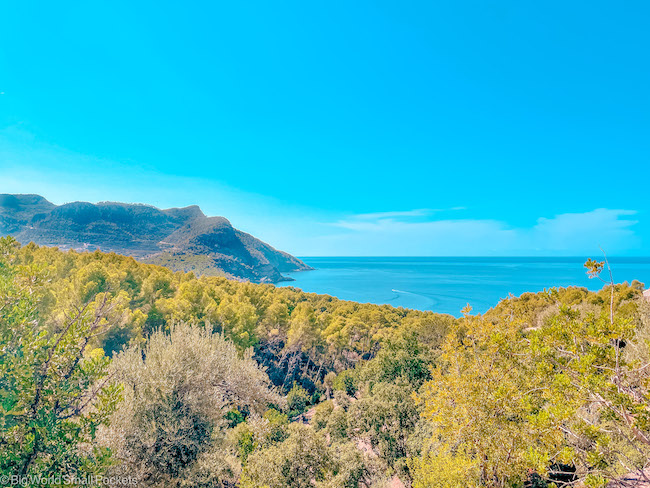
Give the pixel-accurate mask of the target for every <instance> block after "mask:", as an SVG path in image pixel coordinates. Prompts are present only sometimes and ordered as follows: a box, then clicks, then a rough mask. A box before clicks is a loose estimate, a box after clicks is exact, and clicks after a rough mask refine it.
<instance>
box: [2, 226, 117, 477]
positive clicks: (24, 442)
mask: <svg viewBox="0 0 650 488" xmlns="http://www.w3.org/2000/svg"><path fill="white" fill-rule="evenodd" d="M17 251H18V249H17V244H16V242H15V241H14V240H13V239H11V238H2V239H0V350H1V351H2V355H1V356H0V446H2V448H1V449H0V474H2V475H6V476H11V475H29V476H34V477H38V476H44V477H47V476H48V475H51V474H55V473H56V474H59V475H62V476H63V475H79V476H83V475H86V476H87V475H97V474H102V473H103V472H104V470H105V469H106V468H107V466H109V465H110V464H111V459H110V456H109V453H108V452H106V450H104V449H102V448H101V447H99V446H96V445H95V446H93V447H90V448H88V445H90V446H92V444H91V443H92V442H93V441H94V440H95V434H96V430H97V428H98V427H99V426H101V425H102V424H105V423H106V422H107V419H108V417H109V415H110V414H111V413H112V412H113V411H114V409H115V406H116V404H117V402H118V401H119V398H120V389H119V387H118V386H117V385H114V384H111V383H110V382H109V379H110V378H109V376H108V369H107V367H108V363H109V360H108V358H106V357H105V356H104V353H103V351H102V350H101V349H96V350H90V345H91V343H92V339H93V337H95V336H96V335H97V334H99V333H101V332H102V331H103V330H105V329H106V327H107V324H106V318H107V316H109V315H110V312H111V307H112V297H111V295H110V294H109V293H108V292H107V289H106V288H105V287H103V288H102V289H101V290H100V289H99V288H97V287H95V288H94V289H93V290H92V292H91V291H90V289H88V290H86V291H85V292H84V294H83V298H84V299H85V303H84V305H83V307H81V308H76V309H73V310H72V311H71V312H70V313H69V314H65V318H64V320H62V322H61V323H60V326H59V327H57V328H56V329H55V328H52V327H51V325H50V324H48V323H45V322H43V321H41V320H40V319H39V316H38V314H37V308H38V306H39V302H38V298H39V297H42V289H41V286H42V282H43V276H44V272H43V270H42V268H41V267H39V266H38V265H37V264H35V263H33V262H30V264H20V261H19V259H18V257H17ZM30 486H31V485H30Z"/></svg>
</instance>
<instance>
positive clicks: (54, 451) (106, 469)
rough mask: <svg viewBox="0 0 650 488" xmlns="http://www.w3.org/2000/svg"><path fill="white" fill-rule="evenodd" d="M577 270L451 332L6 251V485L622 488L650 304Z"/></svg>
mask: <svg viewBox="0 0 650 488" xmlns="http://www.w3.org/2000/svg"><path fill="white" fill-rule="evenodd" d="M585 266H586V268H585V272H587V273H589V274H590V276H592V277H594V279H602V280H603V281H604V282H605V283H604V284H603V285H604V286H603V288H602V289H601V290H600V291H598V292H590V291H588V290H587V289H585V288H580V287H569V288H562V289H555V288H553V289H548V290H545V291H543V292H540V293H526V294H523V295H522V296H520V297H514V296H510V297H506V298H505V299H503V300H502V301H501V302H500V303H498V304H495V306H494V308H492V309H491V310H489V311H488V312H487V313H485V314H482V315H481V314H472V310H471V306H469V305H468V306H467V307H466V308H465V309H463V310H462V315H461V317H460V318H455V317H453V316H450V315H442V314H436V313H432V312H422V311H416V310H407V309H403V308H393V307H390V306H387V305H383V306H379V305H371V304H360V303H355V302H348V301H342V300H338V299H336V298H333V297H330V296H325V295H316V294H309V293H303V292H302V291H300V290H298V289H295V288H291V287H288V288H278V287H275V286H273V285H270V284H253V283H249V282H240V281H235V280H228V279H226V278H222V277H214V276H213V277H209V276H204V277H196V276H195V275H194V274H192V273H183V272H180V271H178V272H173V271H170V270H169V269H166V268H164V267H161V266H156V265H151V264H142V263H139V262H138V261H136V260H135V259H133V258H131V257H125V256H121V255H118V254H114V253H102V252H100V251H96V252H85V253H84V252H75V251H67V252H62V251H60V250H58V249H55V248H48V247H39V246H37V245H34V244H28V245H25V246H21V245H20V244H19V243H18V242H17V241H15V240H14V239H13V238H10V237H9V238H2V239H0V351H1V352H0V414H1V415H0V479H1V480H2V483H1V484H3V485H5V486H11V485H20V486H42V485H43V484H44V483H45V482H44V480H47V479H54V480H55V481H56V480H63V482H59V484H66V485H68V486H88V485H95V486H100V485H107V484H120V485H122V486H123V485H124V484H132V485H137V486H143V487H149V486H150V487H179V488H180V487H205V488H208V487H215V488H216V487H222V488H226V487H231V488H233V487H241V488H263V487H264V488H285V487H296V488H308V487H309V488H311V487H317V488H353V487H363V488H395V487H413V488H429V487H448V488H456V487H495V488H496V487H530V488H533V487H534V488H542V487H551V486H555V487H560V486H586V487H594V488H595V487H606V486H624V485H623V484H620V483H624V480H625V479H634V478H639V479H640V478H642V477H643V476H644V475H650V471H648V470H647V467H648V464H649V461H648V460H649V459H650V410H648V401H649V399H650V398H649V396H650V390H649V387H650V384H649V379H650V350H649V346H650V343H649V342H648V340H650V303H648V302H647V301H645V300H644V299H643V297H642V291H643V284H641V283H639V282H637V281H634V282H632V283H621V284H615V283H614V282H613V281H611V280H610V278H609V274H608V269H607V268H608V264H607V262H599V261H593V260H589V261H588V262H587V263H586V264H585ZM467 301H468V302H469V304H471V301H472V297H467ZM53 477H54V478H53ZM57 477H58V478H57ZM615 483H619V485H615ZM50 484H55V483H50Z"/></svg>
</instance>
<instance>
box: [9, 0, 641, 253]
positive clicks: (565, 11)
mask: <svg viewBox="0 0 650 488" xmlns="http://www.w3.org/2000/svg"><path fill="white" fill-rule="evenodd" d="M649 19H650V4H648V3H647V2H642V1H630V2H625V3H624V4H622V3H616V2H603V1H597V0H596V1H588V2H587V1H574V2H560V1H557V2H556V1H549V2H521V1H496V2H484V1H462V0H461V1H455V2H449V1H440V2H430V1H408V0H404V1H399V2H397V1H392V2H389V1H364V0H359V1H355V2H347V1H345V2H344V1H340V2H339V1H332V0H329V1H327V2H320V1H313V2H299V1H282V2H258V1H241V2H196V1H195V2H192V1H188V2H164V1H156V2H148V1H139V2H130V1H128V2H127V1H120V0H112V1H110V2H109V1H107V2H99V1H98V2H87V1H84V2H5V3H4V4H3V7H2V15H1V16H0V43H1V45H2V46H3V47H2V49H0V93H1V94H0V192H10V193H40V194H42V195H44V196H45V197H47V198H48V199H50V200H52V201H53V202H55V203H64V202H67V201H74V200H89V201H101V200H120V201H129V202H145V203H151V204H154V205H157V206H161V207H169V206H184V205H189V204H194V203H196V204H199V205H200V206H201V207H202V208H203V209H204V211H205V212H206V213H208V214H211V215H224V216H226V217H228V218H229V219H230V220H231V221H232V223H233V224H234V225H235V226H237V227H239V228H241V229H243V230H246V231H248V232H251V233H253V234H254V235H256V236H259V237H261V238H263V239H265V240H267V241H268V242H270V243H271V244H273V245H275V246H276V247H278V248H281V249H284V250H287V251H289V252H292V253H294V254H297V255H301V256H308V255H593V254H597V253H598V252H599V251H598V246H599V245H600V246H603V247H604V248H605V249H606V250H608V251H609V253H610V254H618V255H650V249H649V246H650V218H649V215H648V212H649V211H650V204H649V203H648V202H649V199H648V191H647V188H648V177H649V176H650V169H649V168H650V137H649V135H650V90H648V87H649V86H650V63H649V62H648V61H649V60H648V47H649V46H650V31H649V30H648V29H647V25H648V20H649Z"/></svg>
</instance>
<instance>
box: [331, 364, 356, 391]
mask: <svg viewBox="0 0 650 488" xmlns="http://www.w3.org/2000/svg"><path fill="white" fill-rule="evenodd" d="M332 387H333V388H334V390H338V391H343V392H345V393H346V394H347V395H350V396H354V394H355V393H356V392H357V381H356V376H355V374H354V371H353V370H351V369H346V370H345V371H341V372H340V373H339V375H338V376H337V377H336V379H335V380H334V382H333V384H332Z"/></svg>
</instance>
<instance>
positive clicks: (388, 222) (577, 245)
mask: <svg viewBox="0 0 650 488" xmlns="http://www.w3.org/2000/svg"><path fill="white" fill-rule="evenodd" d="M420 212H421V211H420V210H414V211H412V212H385V213H381V214H379V213H378V214H365V215H364V218H359V217H358V216H355V217H352V218H348V219H344V220H339V221H337V222H335V223H334V224H333V225H334V226H336V227H339V228H341V229H344V230H345V231H346V232H345V233H339V234H334V235H329V236H325V237H320V238H319V240H318V241H317V242H314V243H313V245H314V247H315V248H316V252H313V254H314V255H327V254H328V250H329V254H334V253H335V254H343V255H345V254H349V255H364V254H370V255H384V256H387V255H400V254H405V255H420V256H422V255H429V256H463V255H470V256H472V255H473V256H482V255H520V256H525V255H576V256H577V255H580V256H582V255H588V254H593V253H597V252H599V250H598V247H599V246H602V247H603V248H604V249H605V250H606V251H608V252H609V253H610V254H618V253H628V252H630V251H633V250H635V249H639V248H640V240H639V238H638V236H637V235H636V233H635V232H634V229H633V227H634V226H635V225H636V224H637V223H638V222H637V220H634V219H631V218H630V217H632V216H633V215H635V214H636V212H635V211H632V210H620V209H602V208H601V209H595V210H592V211H590V212H583V213H565V214H559V215H556V216H553V217H550V218H547V217H543V218H539V219H538V220H537V221H536V222H535V223H534V224H533V225H532V226H530V227H512V226H510V225H509V224H508V223H506V222H503V221H499V220H490V219H440V220H427V221H424V222H422V221H415V222H414V221H412V220H411V219H410V217H412V216H414V215H416V216H419V215H421V213H420ZM310 254H312V253H310Z"/></svg>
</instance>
